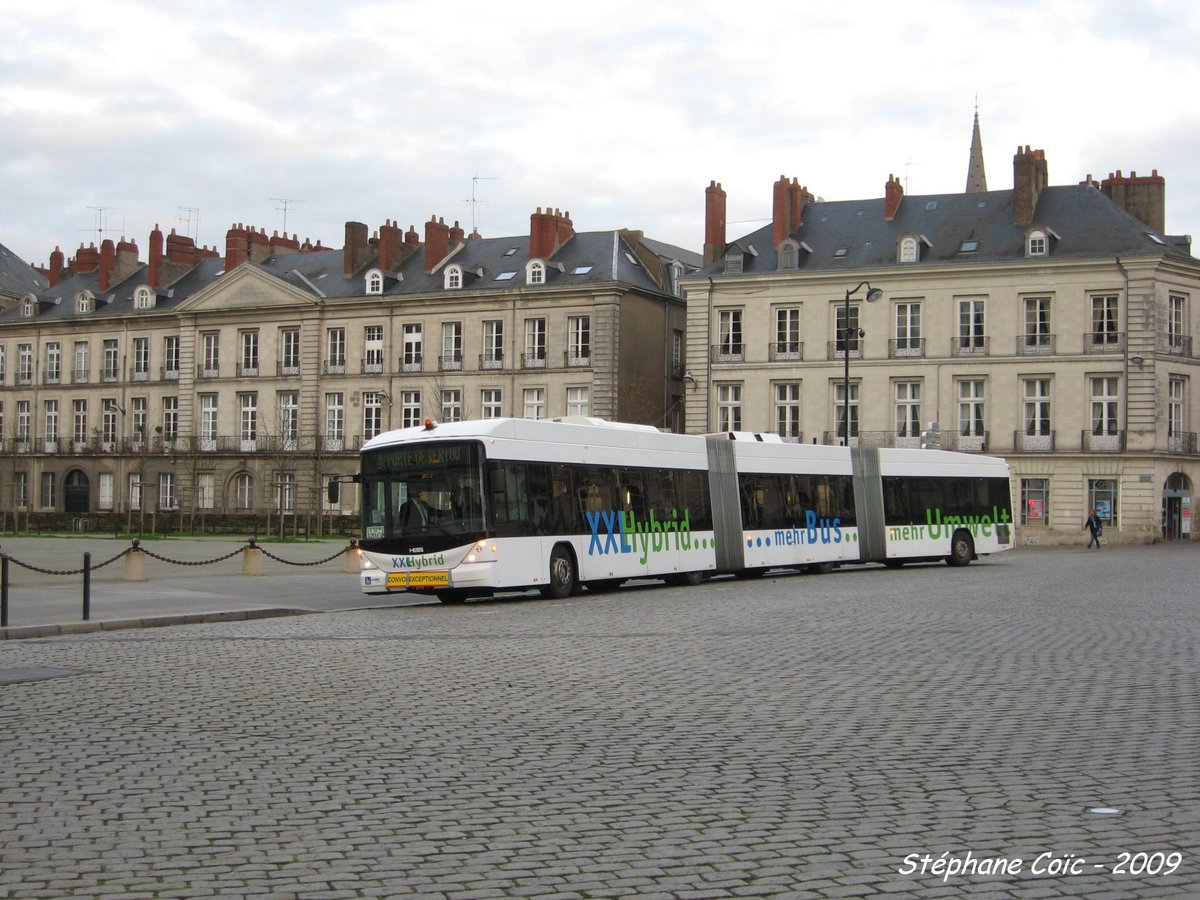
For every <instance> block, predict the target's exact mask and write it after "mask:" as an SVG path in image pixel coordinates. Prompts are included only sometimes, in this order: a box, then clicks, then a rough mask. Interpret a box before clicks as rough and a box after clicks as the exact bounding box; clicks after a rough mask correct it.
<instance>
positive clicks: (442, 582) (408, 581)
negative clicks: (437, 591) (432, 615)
mask: <svg viewBox="0 0 1200 900" xmlns="http://www.w3.org/2000/svg"><path fill="white" fill-rule="evenodd" d="M387 586H388V587H390V588H439V587H449V586H450V573H449V572H388V577H387Z"/></svg>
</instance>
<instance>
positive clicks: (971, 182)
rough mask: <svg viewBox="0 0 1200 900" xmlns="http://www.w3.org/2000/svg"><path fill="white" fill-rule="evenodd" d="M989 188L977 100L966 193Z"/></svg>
mask: <svg viewBox="0 0 1200 900" xmlns="http://www.w3.org/2000/svg"><path fill="white" fill-rule="evenodd" d="M986 190H987V175H986V173H984V171H983V139H982V138H981V137H980V136H979V101H978V100H976V101H975V128H974V130H973V131H972V132H971V162H970V163H969V164H968V166H967V189H966V191H965V192H964V193H967V194H981V193H983V192H984V191H986Z"/></svg>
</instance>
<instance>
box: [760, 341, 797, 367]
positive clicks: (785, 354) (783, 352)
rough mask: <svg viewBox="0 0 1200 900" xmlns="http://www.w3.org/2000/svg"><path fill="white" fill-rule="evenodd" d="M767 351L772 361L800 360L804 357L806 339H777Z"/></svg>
mask: <svg viewBox="0 0 1200 900" xmlns="http://www.w3.org/2000/svg"><path fill="white" fill-rule="evenodd" d="M767 353H768V356H769V357H770V360H771V362H799V361H800V360H802V359H804V341H776V342H775V343H773V344H771V345H770V346H769V347H768V348H767Z"/></svg>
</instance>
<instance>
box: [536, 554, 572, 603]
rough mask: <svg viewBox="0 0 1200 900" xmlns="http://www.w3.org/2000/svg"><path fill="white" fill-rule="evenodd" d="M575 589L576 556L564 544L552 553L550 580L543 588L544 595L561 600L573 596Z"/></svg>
mask: <svg viewBox="0 0 1200 900" xmlns="http://www.w3.org/2000/svg"><path fill="white" fill-rule="evenodd" d="M574 590H575V557H573V556H572V555H571V551H570V550H568V549H567V548H566V547H565V546H563V545H562V544H559V545H558V546H556V547H555V548H554V550H553V551H552V552H551V553H550V582H549V584H547V585H546V586H545V587H543V588H542V595H543V596H545V597H553V598H554V599H556V600H561V599H562V598H563V597H569V596H571V593H572V592H573V591H574Z"/></svg>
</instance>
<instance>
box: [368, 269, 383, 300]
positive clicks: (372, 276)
mask: <svg viewBox="0 0 1200 900" xmlns="http://www.w3.org/2000/svg"><path fill="white" fill-rule="evenodd" d="M367 293H368V294H371V295H378V294H382V293H383V273H382V272H381V271H379V270H378V269H371V271H369V272H367Z"/></svg>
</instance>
